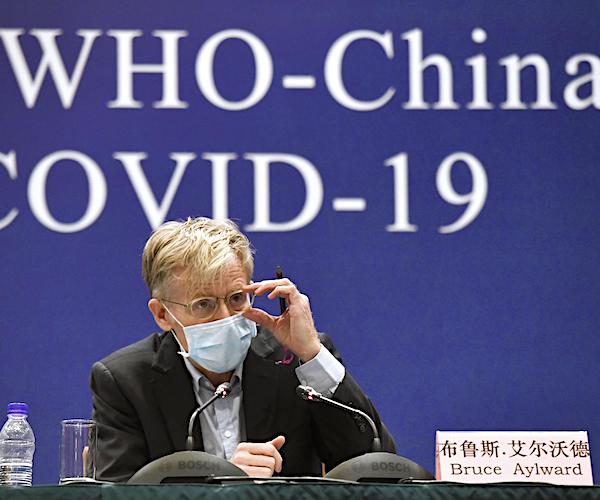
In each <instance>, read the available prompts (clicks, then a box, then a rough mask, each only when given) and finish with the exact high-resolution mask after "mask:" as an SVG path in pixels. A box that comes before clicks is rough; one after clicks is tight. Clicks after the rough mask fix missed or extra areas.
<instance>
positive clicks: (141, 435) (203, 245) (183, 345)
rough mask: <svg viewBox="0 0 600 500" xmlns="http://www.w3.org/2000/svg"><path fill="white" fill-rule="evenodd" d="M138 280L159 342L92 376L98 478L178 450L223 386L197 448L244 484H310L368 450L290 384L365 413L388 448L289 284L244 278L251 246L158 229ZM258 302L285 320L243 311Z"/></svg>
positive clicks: (223, 228)
mask: <svg viewBox="0 0 600 500" xmlns="http://www.w3.org/2000/svg"><path fill="white" fill-rule="evenodd" d="M142 272H143V276H144V280H145V281H146V284H147V285H148V288H149V290H150V296H151V298H150V300H149V302H148V308H149V309H150V312H151V313H152V315H153V317H154V320H155V321H156V324H157V325H158V326H159V327H160V328H161V330H162V331H163V333H161V334H153V335H151V336H149V337H147V338H145V339H143V340H141V341H139V342H137V343H135V344H133V345H130V346H128V347H125V348H123V349H120V350H119V351H117V352H115V353H113V354H111V355H110V356H108V357H107V358H105V359H104V360H102V361H99V362H97V363H95V364H94V366H93V367H92V375H91V380H90V384H91V389H92V395H93V404H94V420H95V421H96V423H97V441H98V443H97V444H98V448H97V457H96V462H97V478H98V479H101V480H106V481H126V480H128V479H129V478H130V477H131V476H132V475H133V474H134V473H135V472H136V471H137V470H139V469H140V468H141V467H142V466H144V465H145V464H147V463H148V462H150V461H152V460H154V459H156V458H159V457H161V456H164V455H168V454H170V453H173V452H175V451H180V450H184V449H185V442H186V436H187V426H188V420H189V418H190V415H191V414H192V413H193V411H194V410H195V409H196V408H197V407H198V406H199V405H200V404H202V403H203V402H205V401H207V400H208V398H210V396H211V395H212V394H213V392H214V391H215V388H216V387H217V386H218V385H219V384H221V383H223V382H230V383H231V394H230V395H229V396H227V397H226V398H224V399H219V400H217V401H216V402H215V403H214V404H213V405H211V406H210V407H209V408H207V410H206V411H205V412H203V413H202V414H201V416H200V425H199V426H197V428H196V435H197V437H196V440H195V443H196V449H198V450H204V451H206V452H208V453H211V454H213V455H217V456H220V457H222V458H224V459H227V460H229V461H230V462H231V463H233V464H235V465H236V466H238V467H240V468H241V469H242V470H244V471H245V472H246V473H247V474H248V475H250V476H259V477H269V476H271V475H273V474H281V475H288V476H289V475H320V473H321V463H324V464H325V467H326V468H327V469H331V468H333V467H335V466H336V465H337V464H339V463H341V462H343V461H344V460H347V459H349V458H351V457H353V456H357V455H360V454H363V453H366V452H368V451H370V450H371V444H372V440H373V434H372V431H371V429H370V428H369V426H368V425H366V422H364V421H363V419H361V418H356V417H353V416H352V415H349V414H347V413H345V412H342V411H340V410H339V409H337V408H332V407H329V406H327V405H323V404H318V403H310V402H307V401H303V400H301V399H300V398H298V396H297V395H296V392H295V388H296V386H297V385H299V384H300V383H302V384H305V385H309V386H311V387H313V388H315V389H316V390H317V391H318V392H322V393H323V394H325V395H328V396H332V397H333V398H334V399H337V400H339V401H341V402H343V403H346V404H350V405H352V406H354V407H356V408H360V409H362V410H363V411H365V412H367V413H368V414H369V415H370V416H371V417H372V418H373V420H374V421H375V422H376V425H377V426H378V428H379V433H380V435H381V436H382V444H383V449H384V450H386V451H391V452H394V451H395V449H394V442H393V440H392V438H391V436H390V435H389V433H388V432H387V430H386V429H385V426H383V424H382V423H381V422H380V420H379V416H378V415H377V411H376V410H375V408H374V407H373V405H372V404H371V403H370V401H369V400H368V399H367V397H366V396H365V395H364V394H363V393H362V391H361V389H360V388H359V387H358V385H357V384H356V382H355V381H354V380H353V379H352V377H351V376H350V374H349V373H348V372H347V371H346V370H345V368H344V367H343V365H342V364H341V362H340V360H339V355H338V353H337V352H336V350H335V348H334V346H333V345H332V343H331V341H330V340H329V339H328V338H327V337H326V336H322V335H321V336H320V335H318V334H317V331H316V329H315V326H314V323H313V319H312V314H311V310H310V304H309V301H308V298H307V297H306V296H305V295H302V294H301V293H300V292H299V291H298V289H297V288H296V286H295V285H294V284H293V283H292V282H291V281H289V280H288V279H275V280H266V281H259V282H256V283H253V282H252V281H251V278H252V272H253V258H252V251H251V247H250V242H249V241H248V239H247V238H246V237H245V236H244V235H243V234H242V233H241V232H240V231H239V230H238V229H237V227H236V226H235V224H234V223H232V222H230V221H224V222H223V221H214V220H211V219H206V218H197V219H188V220H187V221H184V222H167V223H165V224H163V225H162V226H161V227H159V228H158V229H157V230H156V231H155V232H154V233H153V234H152V236H151V237H150V239H149V240H148V242H147V243H146V246H145V248H144V253H143V256H142ZM265 294H266V295H267V297H268V298H269V299H279V298H283V299H285V300H286V301H287V304H288V308H287V310H286V311H285V313H284V314H282V315H281V316H271V315H270V314H267V313H266V312H264V311H262V310H260V309H257V308H253V307H252V302H253V297H254V296H260V295H265ZM257 324H258V325H259V327H258V329H257V328H256V325H257Z"/></svg>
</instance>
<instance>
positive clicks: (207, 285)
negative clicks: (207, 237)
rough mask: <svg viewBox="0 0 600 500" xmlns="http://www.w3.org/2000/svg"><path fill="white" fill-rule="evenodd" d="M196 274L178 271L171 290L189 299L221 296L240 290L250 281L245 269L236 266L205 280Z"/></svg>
mask: <svg viewBox="0 0 600 500" xmlns="http://www.w3.org/2000/svg"><path fill="white" fill-rule="evenodd" d="M194 274H195V273H194V271H193V270H189V269H185V268H180V269H178V270H177V271H176V272H175V273H174V276H173V277H174V279H173V280H171V290H172V291H177V292H178V293H179V294H184V295H186V296H188V297H199V296H214V295H219V296H221V295H225V294H227V293H230V292H232V291H235V290H237V289H240V288H241V287H242V286H243V285H245V284H247V283H248V281H249V280H248V277H247V276H246V273H245V271H244V270H243V268H242V267H241V266H240V265H235V264H233V265H231V266H228V267H227V268H225V269H223V270H221V271H220V272H218V273H217V274H216V275H215V276H212V277H208V278H204V279H203V278H202V277H201V276H197V275H196V276H195V275H194ZM196 274H197V273H196Z"/></svg>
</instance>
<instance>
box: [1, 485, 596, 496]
mask: <svg viewBox="0 0 600 500" xmlns="http://www.w3.org/2000/svg"><path fill="white" fill-rule="evenodd" d="M148 498H152V499H158V500H161V499H165V500H166V499H169V500H173V499H185V500H190V499H195V498H198V499H200V498H201V499H219V500H222V499H243V500H253V499H261V498H265V499H273V498H277V499H280V498H281V499H287V498H289V499H294V500H297V499H313V498H323V499H334V500H335V499H344V498H360V499H362V498H373V499H387V498H394V499H404V498H407V499H408V498H410V499H430V500H440V499H446V498H449V499H454V498H458V499H461V498H465V499H466V498H469V499H484V500H485V499H490V500H492V499H493V500H496V499H511V500H516V499H523V500H525V499H528V500H529V499H540V500H546V499H557V500H558V499H560V500H564V499H586V500H587V499H595V498H597V499H599V500H600V486H554V485H540V484H523V483H510V484H509V483H503V484H486V485H469V484H456V483H442V482H436V481H434V482H429V483H419V484H414V483H412V484H364V483H362V484H358V483H356V484H349V483H346V484H344V483H327V482H303V483H279V482H267V483H262V484H248V483H229V484H168V485H167V484H164V485H127V484H103V485H69V486H57V485H48V486H33V487H29V488H23V487H19V488H10V487H0V500H2V499H11V500H12V499H23V500H29V499H40V500H41V499H44V500H48V499H49V500H54V499H56V500H142V499H144V500H146V499H148Z"/></svg>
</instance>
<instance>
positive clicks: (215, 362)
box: [163, 304, 256, 373]
mask: <svg viewBox="0 0 600 500" xmlns="http://www.w3.org/2000/svg"><path fill="white" fill-rule="evenodd" d="M163 306H164V304H163ZM165 309H167V308H166V307H165ZM167 312H168V313H169V314H170V315H171V316H173V319H175V321H177V323H179V325H180V326H181V328H183V333H184V335H185V340H186V341H187V345H188V352H185V351H184V350H183V348H182V350H181V352H180V353H179V354H181V355H182V356H183V357H184V358H191V359H192V360H193V361H195V362H196V363H198V364H199V365H200V366H202V367H203V368H206V369H207V370H210V371H211V372H215V373H225V372H228V371H231V370H233V369H235V368H236V367H237V366H238V365H239V364H240V363H241V362H242V361H243V360H244V358H245V357H246V354H247V353H248V349H249V348H250V341H251V340H252V338H253V337H256V323H254V322H253V321H250V320H249V319H246V318H244V316H242V315H241V314H236V315H235V316H230V317H228V318H223V319H220V320H217V321H212V322H210V323H200V324H198V325H190V326H183V325H182V324H181V323H180V322H179V320H178V319H177V318H176V317H175V316H174V315H173V314H172V313H171V311H169V310H168V309H167ZM175 338H177V337H175Z"/></svg>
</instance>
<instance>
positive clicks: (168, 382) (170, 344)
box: [152, 332, 203, 451]
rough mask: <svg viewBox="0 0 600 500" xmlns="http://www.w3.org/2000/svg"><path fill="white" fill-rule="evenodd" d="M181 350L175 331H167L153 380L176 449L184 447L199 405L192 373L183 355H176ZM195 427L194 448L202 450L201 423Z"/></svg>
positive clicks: (157, 353)
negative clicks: (191, 417)
mask: <svg viewBox="0 0 600 500" xmlns="http://www.w3.org/2000/svg"><path fill="white" fill-rule="evenodd" d="M178 350H179V346H178V345H177V342H176V341H175V339H174V338H173V334H172V333H170V332H169V333H166V334H165V336H164V337H163V338H162V339H161V344H160V346H159V348H158V350H157V352H156V354H155V357H154V363H153V364H152V369H153V370H154V374H155V377H154V380H153V381H152V382H153V385H154V393H155V396H156V400H157V401H158V404H159V406H160V409H161V412H162V415H163V420H164V422H165V425H166V427H167V431H168V433H169V436H170V438H171V441H172V444H173V450H175V451H178V450H184V449H185V441H186V437H187V428H188V421H189V418H190V416H191V414H192V413H193V411H194V410H195V409H196V407H197V402H196V396H195V395H194V388H193V385H192V381H191V378H190V374H189V373H188V371H187V369H186V368H185V364H184V362H183V358H181V356H180V355H179V354H177V351H178ZM194 429H195V431H196V432H195V433H194V435H195V436H196V440H195V444H196V446H195V448H196V449H199V450H202V449H203V445H202V437H201V435H200V426H199V424H198V422H196V426H195V428H194Z"/></svg>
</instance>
